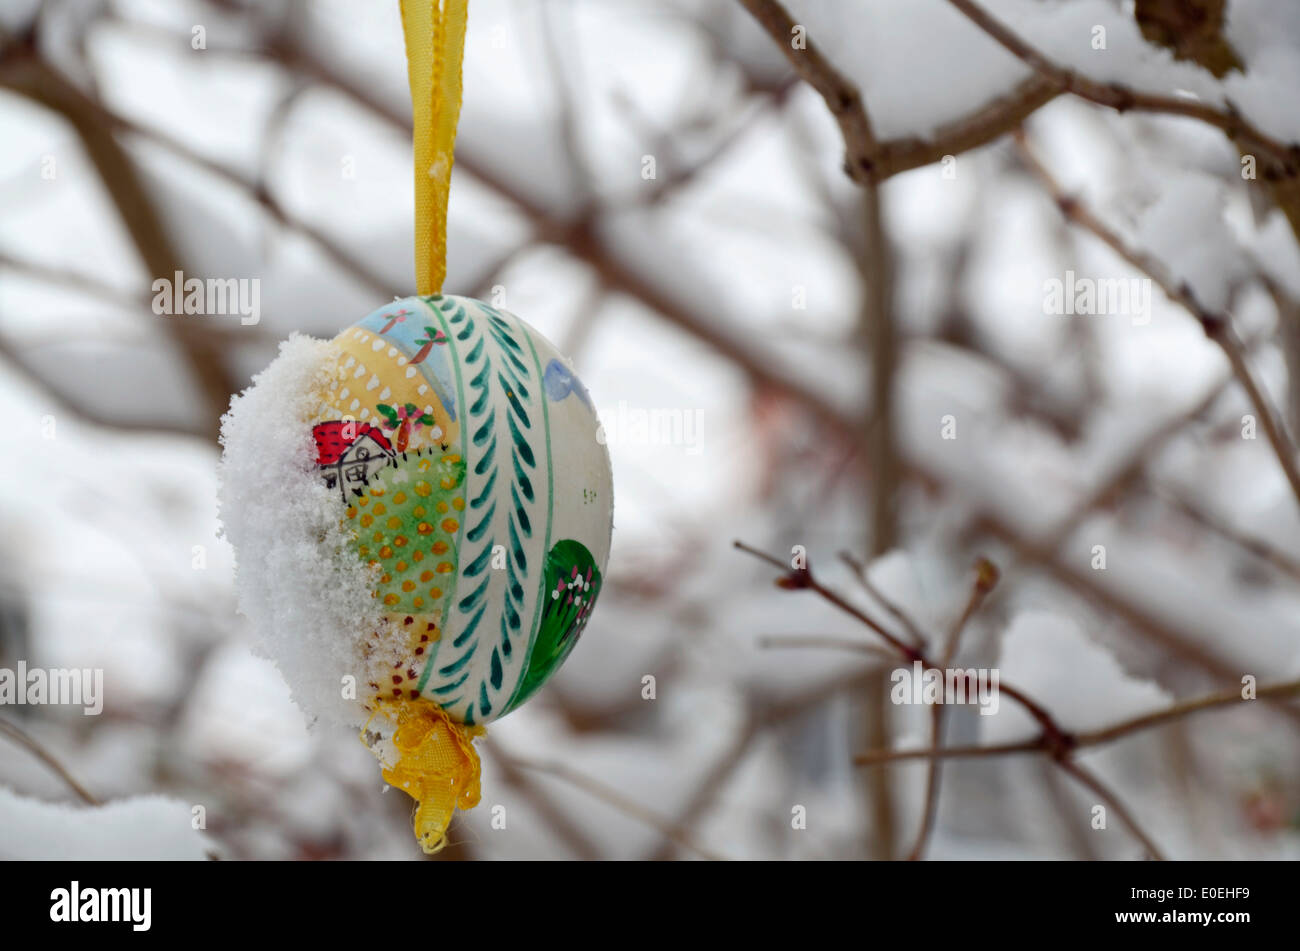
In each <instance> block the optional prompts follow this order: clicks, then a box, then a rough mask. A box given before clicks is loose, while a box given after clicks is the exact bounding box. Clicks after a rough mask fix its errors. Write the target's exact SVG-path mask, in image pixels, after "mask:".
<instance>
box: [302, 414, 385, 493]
mask: <svg viewBox="0 0 1300 951" xmlns="http://www.w3.org/2000/svg"><path fill="white" fill-rule="evenodd" d="M312 435H313V436H314V437H315V438H316V464H317V465H318V466H320V469H321V475H322V477H323V478H324V479H325V485H327V486H328V487H329V488H331V489H333V488H335V487H337V488H338V490H339V495H340V496H341V497H342V498H343V501H344V502H346V501H347V500H348V493H349V492H351V493H352V494H353V495H360V494H361V492H362V489H363V488H364V487H365V486H366V485H367V484H369V482H370V477H371V476H373V475H374V474H375V473H376V472H378V471H379V470H380V469H382V468H383V467H384V466H386V465H388V463H389V461H390V460H391V459H392V458H393V447H392V445H391V444H390V443H389V442H388V437H387V436H385V435H384V433H383V431H382V430H381V429H379V427H377V426H372V425H370V424H369V423H359V422H357V421H356V420H349V419H336V420H331V421H329V422H326V423H317V424H316V425H315V426H314V427H313V428H312Z"/></svg>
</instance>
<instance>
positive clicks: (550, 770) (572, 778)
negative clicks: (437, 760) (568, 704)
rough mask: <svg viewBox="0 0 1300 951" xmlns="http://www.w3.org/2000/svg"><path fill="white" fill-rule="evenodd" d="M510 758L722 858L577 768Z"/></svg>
mask: <svg viewBox="0 0 1300 951" xmlns="http://www.w3.org/2000/svg"><path fill="white" fill-rule="evenodd" d="M503 755H504V754H503ZM510 761H511V763H512V764H513V765H515V766H517V767H519V768H521V769H528V770H532V771H533V772H537V773H545V774H546V775H548V776H554V777H556V778H557V779H562V780H564V781H565V782H566V783H568V784H569V785H571V786H575V787H577V788H578V789H581V790H583V791H584V792H586V793H590V794H591V795H592V796H595V797H596V798H597V799H600V800H601V801H602V802H605V803H608V804H609V805H611V806H613V807H614V808H615V809H617V810H619V811H620V812H622V813H624V814H625V815H628V816H631V817H632V818H633V819H636V820H638V821H640V822H643V823H645V824H646V825H649V826H652V827H654V828H655V829H658V830H659V831H660V832H662V833H663V834H664V835H665V836H666V837H667V838H669V839H671V840H672V841H674V842H676V843H677V844H678V845H680V846H682V847H683V848H686V849H690V850H691V851H692V852H695V853H696V854H697V855H699V856H700V857H701V858H705V859H709V860H711V861H714V862H721V861H725V859H724V858H723V856H721V855H719V854H718V853H716V852H714V851H712V850H710V849H708V848H707V847H705V846H703V845H701V844H700V843H699V842H697V841H695V839H694V838H693V837H692V836H691V835H690V833H688V832H686V831H685V830H683V829H681V828H679V827H678V826H676V825H675V824H674V823H673V822H671V821H670V820H668V819H665V818H664V817H663V816H661V815H659V814H658V813H656V812H654V811H653V810H651V809H648V808H646V807H645V806H643V805H641V803H639V802H637V801H635V800H634V799H629V798H628V797H627V796H625V795H623V794H622V793H621V792H619V791H618V790H617V789H614V788H612V787H610V786H606V785H605V784H604V783H602V782H599V781H598V780H595V779H592V778H591V777H590V776H586V775H584V774H582V773H579V772H578V771H577V770H574V769H570V768H569V767H568V766H566V765H564V764H563V763H554V762H544V761H542V760H530V759H518V758H516V757H510Z"/></svg>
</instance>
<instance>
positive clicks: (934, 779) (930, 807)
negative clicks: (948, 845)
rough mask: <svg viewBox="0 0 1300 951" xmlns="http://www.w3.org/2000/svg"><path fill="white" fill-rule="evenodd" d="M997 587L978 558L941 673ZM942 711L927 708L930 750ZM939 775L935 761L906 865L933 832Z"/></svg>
mask: <svg viewBox="0 0 1300 951" xmlns="http://www.w3.org/2000/svg"><path fill="white" fill-rule="evenodd" d="M997 583H998V569H997V568H996V567H995V566H994V564H993V562H991V561H989V560H988V559H987V558H981V559H980V560H979V561H978V562H977V563H976V565H975V583H974V584H973V585H971V590H970V597H968V598H967V599H966V607H965V608H964V609H963V610H962V612H961V615H960V616H959V617H958V618H957V620H956V622H955V623H954V624H953V626H952V630H951V631H949V632H948V640H947V642H946V643H945V644H944V648H943V656H942V658H940V660H939V665H940V666H941V667H943V668H944V669H945V670H946V669H948V668H949V667H951V666H952V662H953V658H955V657H956V656H957V647H958V644H959V643H960V642H961V635H962V632H964V631H965V630H966V626H967V624H968V623H969V622H970V619H971V618H972V617H973V616H974V615H975V612H976V611H978V610H979V609H980V605H982V604H983V603H984V600H985V599H986V598H987V597H988V596H989V593H990V592H991V591H992V590H993V589H994V588H995V587H996V586H997ZM945 709H946V705H945V704H943V703H936V704H934V705H933V706H932V707H931V708H930V745H931V746H934V747H939V746H942V745H943V725H944V712H945ZM941 772H942V767H941V765H940V763H939V760H937V759H932V760H930V764H929V769H928V770H927V771H926V777H925V809H924V812H923V813H922V816H921V827H920V828H919V829H918V830H917V833H916V841H915V842H914V843H913V845H912V851H911V852H909V853H908V855H907V858H908V861H911V862H917V861H920V859H921V856H923V855H924V854H925V849H926V846H927V845H928V844H929V841H930V835H931V833H932V832H933V830H934V822H935V818H936V817H937V816H938V814H939V783H940V780H941Z"/></svg>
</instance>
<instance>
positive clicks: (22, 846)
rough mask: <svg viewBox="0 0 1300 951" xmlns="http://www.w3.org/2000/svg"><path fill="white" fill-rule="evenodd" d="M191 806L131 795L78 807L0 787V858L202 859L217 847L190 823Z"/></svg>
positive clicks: (16, 859) (174, 801)
mask: <svg viewBox="0 0 1300 951" xmlns="http://www.w3.org/2000/svg"><path fill="white" fill-rule="evenodd" d="M192 810H193V807H192V806H191V805H190V804H189V803H185V802H181V801H180V800H179V799H172V798H169V797H167V796H136V797H133V798H131V799H123V800H120V801H118V802H110V803H107V804H105V805H102V806H95V807H92V808H83V807H79V806H72V805H68V804H67V803H60V802H42V801H40V800H39V799H28V798H27V797H26V796H20V795H18V794H17V793H15V792H12V791H11V790H8V789H5V788H4V787H0V827H3V828H4V830H5V833H4V835H3V836H0V860H5V861H69V860H71V861H77V862H85V861H108V860H119V861H120V860H122V859H140V860H148V861H178V860H190V861H202V860H204V859H206V858H208V857H209V854H216V852H217V849H216V847H215V846H214V845H213V843H212V842H211V841H209V839H208V838H207V836H206V835H204V834H203V833H202V832H198V831H196V830H195V829H194V813H193V811H192Z"/></svg>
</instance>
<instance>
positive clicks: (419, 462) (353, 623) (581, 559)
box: [221, 0, 613, 852]
mask: <svg viewBox="0 0 1300 951" xmlns="http://www.w3.org/2000/svg"><path fill="white" fill-rule="evenodd" d="M402 12H403V23H404V27H405V29H406V32H407V50H408V61H409V62H410V65H411V85H412V97H413V100H414V103H415V116H416V123H415V124H416V155H417V166H416V168H417V174H416V181H417V229H416V232H417V234H416V242H417V271H418V275H417V277H418V281H417V283H418V285H419V286H420V288H421V291H422V293H421V294H420V295H419V296H415V297H407V298H404V299H401V300H396V301H394V302H393V303H391V304H389V305H387V306H384V307H381V308H379V309H378V310H375V311H374V312H373V313H371V314H370V315H369V316H367V317H365V318H363V319H362V320H360V321H359V322H357V323H355V324H353V325H352V326H350V327H348V328H347V329H345V330H344V331H342V332H341V333H340V334H338V336H336V337H335V338H334V339H333V340H332V341H328V342H325V341H317V340H310V339H309V338H302V337H293V338H291V339H290V340H289V341H288V342H287V343H286V344H284V345H283V347H282V352H281V356H280V358H279V359H277V361H276V362H275V363H273V364H272V365H271V366H270V367H269V368H268V369H267V371H265V372H264V373H263V374H261V375H259V376H258V377H257V378H256V379H255V381H254V386H252V387H251V388H250V389H249V390H247V391H245V393H243V394H241V395H240V396H239V397H236V399H235V400H234V401H233V403H232V408H231V411H230V413H228V414H227V416H226V418H225V419H224V420H223V427H222V439H223V443H224V446H225V453H224V456H223V462H222V498H221V506H222V513H221V514H222V520H223V524H224V527H225V531H226V534H227V536H228V537H229V538H230V540H231V542H232V543H233V544H234V546H235V549H236V556H237V593H238V595H239V602H240V607H241V610H242V611H243V612H244V613H245V614H246V615H248V616H249V618H250V619H251V620H252V621H253V623H254V626H255V627H256V628H258V629H259V633H261V634H263V635H264V636H263V637H262V641H263V646H264V647H265V649H266V652H267V653H268V654H270V656H271V657H272V658H273V659H275V660H276V662H277V664H278V665H279V667H280V669H281V671H282V673H283V674H284V676H285V679H286V680H287V681H288V682H289V685H290V687H291V689H292V690H293V693H294V696H295V698H296V699H297V700H298V702H299V703H300V704H302V705H303V706H304V707H305V708H306V709H307V710H308V712H309V713H311V714H313V715H314V716H317V717H320V718H322V719H326V720H331V721H335V722H351V723H353V724H354V725H357V726H360V727H361V730H362V733H361V735H362V739H363V741H364V742H365V743H366V744H367V746H369V747H370V748H371V750H372V751H373V752H374V753H375V754H376V755H377V756H378V758H379V759H380V763H381V771H382V775H383V777H384V779H385V781H387V782H388V783H389V784H391V785H393V786H395V787H396V788H398V789H401V790H402V791H404V792H406V793H408V794H409V795H410V796H411V797H412V798H413V799H415V800H416V802H417V806H416V809H415V833H416V837H417V839H418V841H419V843H420V845H421V846H422V847H423V848H424V850H425V851H427V852H434V851H437V850H438V849H440V848H441V847H442V846H443V844H444V843H445V837H446V830H447V826H448V824H449V823H450V821H451V819H452V816H453V813H454V811H455V810H456V809H468V808H471V807H473V806H474V805H475V804H477V802H478V799H479V760H478V755H477V753H476V752H475V750H474V745H473V740H474V738H475V737H477V736H478V735H480V734H482V732H483V729H484V725H485V724H487V723H490V722H491V721H493V720H495V719H497V718H499V717H501V716H504V715H505V714H507V713H509V712H510V711H512V710H514V709H515V708H517V707H518V706H519V705H520V704H522V703H523V702H524V701H526V700H527V699H528V698H529V697H531V696H532V695H533V694H534V693H535V692H536V691H537V690H538V689H539V688H540V687H541V686H542V684H544V683H545V682H546V680H547V679H548V678H549V677H550V676H551V675H552V674H554V673H555V671H556V670H557V669H559V667H560V665H561V664H563V663H564V660H565V658H566V657H568V655H569V653H570V652H571V651H572V650H573V648H574V646H575V645H576V644H577V643H578V641H579V639H580V638H581V636H582V632H583V630H584V628H585V627H586V625H587V622H588V620H589V618H590V617H591V612H592V608H593V606H594V605H595V602H596V599H597V597H598V596H599V594H600V589H601V586H602V584H603V580H604V576H605V567H606V562H607V560H608V558H609V549H610V535H611V530H612V511H613V507H612V506H613V482H612V477H611V472H610V465H609V456H608V452H607V451H606V448H605V446H604V443H603V440H602V439H601V438H599V422H598V419H597V417H596V413H595V411H594V408H593V406H592V402H591V398H590V396H589V395H588V393H587V390H586V388H585V387H584V386H583V385H582V383H581V382H580V381H579V380H578V378H577V376H576V375H575V374H574V372H573V370H572V368H571V367H570V366H569V364H568V363H567V361H566V360H565V359H564V358H563V357H562V356H561V355H560V354H559V353H558V352H557V351H556V350H555V348H554V347H553V346H552V345H551V344H550V343H549V342H548V341H547V340H546V339H545V338H544V337H542V336H541V335H540V334H539V333H538V332H537V331H536V330H534V329H533V328H532V327H530V326H529V325H528V324H526V323H524V322H523V321H522V320H520V319H519V318H518V317H516V316H514V315H513V314H511V313H510V312H509V311H507V310H505V309H502V308H498V307H494V306H491V305H489V304H487V303H484V302H482V301H478V300H474V299H471V298H466V297H455V296H450V295H446V296H444V295H442V294H440V293H437V290H438V289H439V287H440V285H441V282H442V272H443V270H444V264H443V262H444V260H445V258H444V253H445V252H444V249H443V245H444V243H445V241H444V236H445V223H446V188H447V185H448V184H449V181H450V164H451V163H450V155H451V147H452V146H451V143H452V141H453V139H454V134H455V121H456V120H455V115H456V113H457V112H458V107H459V63H460V43H461V42H463V36H464V0H443V2H442V3H441V5H440V4H439V3H438V0H404V2H403V4H402ZM448 63H454V71H451V72H449V71H448V70H450V67H449V66H448V65H447V64H448ZM434 65H436V66H437V67H438V68H437V69H435V68H434ZM439 69H441V70H442V71H443V72H441V73H440V72H439V71H438V70H439ZM453 73H454V75H453ZM425 168H427V169H428V172H429V173H428V174H423V173H422V170H423V169H425ZM430 222H432V226H431V227H430V226H429V223H430ZM340 684H341V685H342V688H341V689H340Z"/></svg>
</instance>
